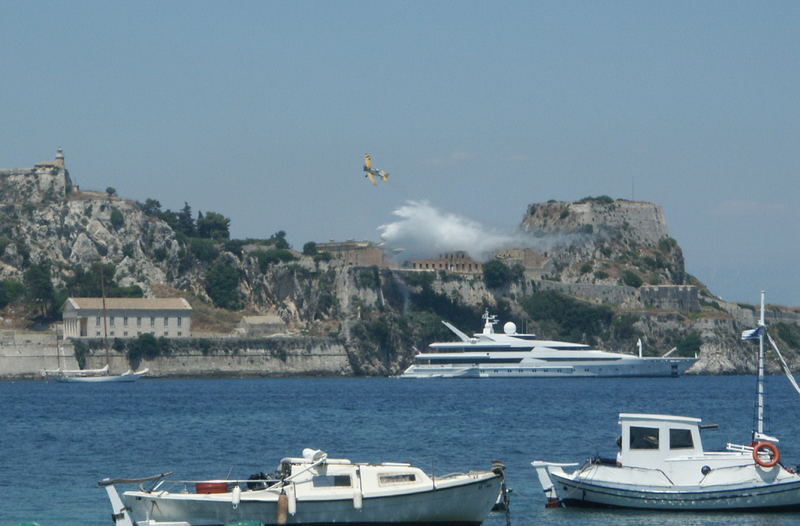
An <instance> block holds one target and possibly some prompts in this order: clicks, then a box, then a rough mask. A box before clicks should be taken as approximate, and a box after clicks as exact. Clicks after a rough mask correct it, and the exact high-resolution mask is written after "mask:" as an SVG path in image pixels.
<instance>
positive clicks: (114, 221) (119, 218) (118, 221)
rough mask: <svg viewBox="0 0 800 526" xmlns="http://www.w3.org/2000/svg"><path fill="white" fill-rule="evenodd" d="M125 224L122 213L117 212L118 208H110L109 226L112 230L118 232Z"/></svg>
mask: <svg viewBox="0 0 800 526" xmlns="http://www.w3.org/2000/svg"><path fill="white" fill-rule="evenodd" d="M124 224H125V217H124V216H123V215H122V212H120V211H119V208H112V209H111V226H113V227H114V230H119V229H120V228H122V225H124Z"/></svg>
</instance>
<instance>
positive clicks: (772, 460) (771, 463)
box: [753, 442, 781, 468]
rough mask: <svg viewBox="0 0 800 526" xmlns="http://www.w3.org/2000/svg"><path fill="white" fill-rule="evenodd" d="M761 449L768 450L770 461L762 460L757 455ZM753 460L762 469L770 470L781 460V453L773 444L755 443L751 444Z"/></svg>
mask: <svg viewBox="0 0 800 526" xmlns="http://www.w3.org/2000/svg"><path fill="white" fill-rule="evenodd" d="M762 449H768V450H769V451H770V453H771V454H772V458H770V460H768V461H767V460H764V459H762V458H761V456H760V455H759V454H758V453H759V452H760V451H761V450H762ZM753 460H755V461H756V464H758V465H759V466H761V467H764V468H771V467H772V466H774V465H776V464H777V463H778V462H780V460H781V452H780V450H779V449H778V446H776V445H775V444H773V443H772V442H756V443H755V444H753Z"/></svg>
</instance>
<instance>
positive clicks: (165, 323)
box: [164, 316, 169, 327]
mask: <svg viewBox="0 0 800 526" xmlns="http://www.w3.org/2000/svg"><path fill="white" fill-rule="evenodd" d="M168 325H169V318H167V317H166V316H164V327H167V326H168Z"/></svg>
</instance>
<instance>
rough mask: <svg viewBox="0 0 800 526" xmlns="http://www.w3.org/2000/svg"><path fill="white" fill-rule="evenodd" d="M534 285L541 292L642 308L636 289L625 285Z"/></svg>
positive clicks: (541, 283)
mask: <svg viewBox="0 0 800 526" xmlns="http://www.w3.org/2000/svg"><path fill="white" fill-rule="evenodd" d="M533 283H534V286H536V287H537V288H538V289H539V290H555V291H557V292H561V293H562V294H567V295H569V296H575V297H578V298H582V299H585V300H589V301H594V302H600V303H607V304H609V305H615V306H618V307H623V308H640V307H641V302H640V301H639V296H638V294H637V292H636V289H635V288H633V287H628V286H625V285H601V284H592V283H561V282H560V281H548V280H534V281H533Z"/></svg>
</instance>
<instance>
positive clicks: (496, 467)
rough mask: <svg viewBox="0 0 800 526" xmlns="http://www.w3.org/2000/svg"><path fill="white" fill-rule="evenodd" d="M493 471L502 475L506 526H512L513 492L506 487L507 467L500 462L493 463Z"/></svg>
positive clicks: (502, 495) (502, 496) (502, 498)
mask: <svg viewBox="0 0 800 526" xmlns="http://www.w3.org/2000/svg"><path fill="white" fill-rule="evenodd" d="M492 471H493V472H494V473H497V474H498V475H500V503H501V504H502V506H503V511H504V512H505V516H506V526H511V498H510V497H509V496H510V494H511V490H510V489H508V486H507V485H506V466H505V464H503V463H502V462H500V461H499V460H494V461H492Z"/></svg>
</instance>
